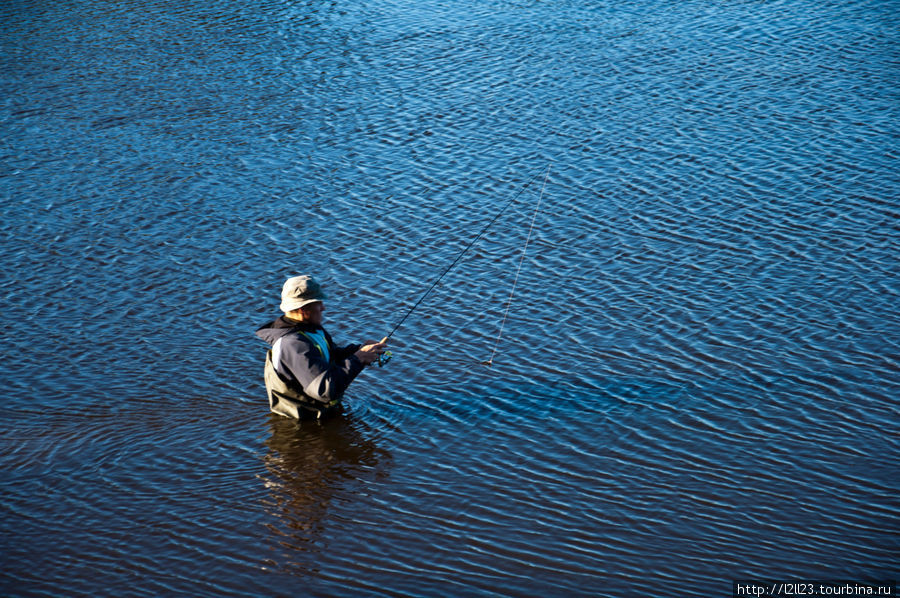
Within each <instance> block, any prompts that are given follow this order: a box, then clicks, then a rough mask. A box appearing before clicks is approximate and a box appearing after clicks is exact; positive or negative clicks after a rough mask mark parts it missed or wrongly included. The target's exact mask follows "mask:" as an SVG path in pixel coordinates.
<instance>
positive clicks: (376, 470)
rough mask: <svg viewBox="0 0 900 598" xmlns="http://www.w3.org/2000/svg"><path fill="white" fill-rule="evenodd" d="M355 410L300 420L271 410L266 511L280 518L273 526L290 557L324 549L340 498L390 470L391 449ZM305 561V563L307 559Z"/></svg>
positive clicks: (292, 560)
mask: <svg viewBox="0 0 900 598" xmlns="http://www.w3.org/2000/svg"><path fill="white" fill-rule="evenodd" d="M370 434H371V432H368V433H367V431H366V426H365V424H364V422H363V421H361V420H359V419H358V418H356V417H354V416H353V415H352V414H344V415H341V416H337V417H333V418H328V419H324V420H322V421H303V422H298V421H294V420H291V419H288V418H285V417H280V416H277V415H274V414H273V415H271V416H270V418H269V438H268V439H267V440H266V441H265V444H266V447H267V449H268V452H267V453H266V454H265V455H264V456H263V463H264V464H265V468H266V474H265V475H260V479H261V480H262V481H263V483H264V485H265V487H266V490H267V491H268V496H267V498H266V499H265V500H264V505H265V509H266V511H268V512H269V514H270V515H272V516H274V517H275V518H276V519H277V521H278V522H279V523H278V524H276V525H273V526H272V527H271V530H272V532H273V533H274V534H275V536H274V537H275V538H276V540H277V542H278V543H279V544H280V545H281V546H282V547H283V548H285V549H288V551H287V552H285V553H284V558H285V563H291V564H294V565H298V564H301V563H303V562H304V561H305V559H306V556H309V555H303V554H297V553H298V552H299V553H313V554H314V553H316V552H318V551H320V550H322V547H321V546H320V544H319V541H318V540H319V537H320V535H321V533H322V532H323V528H324V527H325V526H327V525H328V514H329V508H330V506H331V505H332V503H333V502H334V501H339V502H340V501H344V502H346V501H347V500H351V499H353V498H354V495H355V493H357V492H358V491H359V490H360V488H361V487H363V486H364V485H366V484H368V483H371V482H373V481H378V480H381V479H383V478H384V477H385V476H386V475H387V468H388V467H389V464H390V455H389V454H388V453H387V452H386V451H384V450H383V449H380V448H379V447H378V446H377V445H376V444H375V442H373V441H372V440H371V439H370V438H369V436H370ZM301 566H302V565H301Z"/></svg>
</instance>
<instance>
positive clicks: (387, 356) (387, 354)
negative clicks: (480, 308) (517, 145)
mask: <svg viewBox="0 0 900 598" xmlns="http://www.w3.org/2000/svg"><path fill="white" fill-rule="evenodd" d="M540 174H541V172H540V171H538V172H536V173H535V174H534V175H532V177H531V178H530V179H528V181H527V182H526V183H525V185H523V186H522V188H521V189H519V191H518V192H517V193H516V194H515V195H513V197H512V199H510V200H509V201H507V202H506V203H505V204H504V205H503V207H502V208H501V209H500V211H499V212H497V214H496V215H495V216H494V217H493V218H492V219H491V220H490V222H488V223H487V224H486V225H485V226H484V228H482V229H481V232H479V233H478V235H476V236H475V238H474V239H472V241H470V242H469V244H468V245H466V247H465V248H464V249H463V250H462V251H460V252H459V255H457V256H456V259H454V260H453V261H452V262H450V265H448V266H447V267H446V268H444V271H443V272H441V274H440V276H438V277H437V279H436V280H435V281H434V282H433V283H432V284H431V286H430V287H428V289H427V290H426V291H425V292H424V293H423V294H422V296H421V297H420V298H419V300H418V301H416V302H415V304H414V305H413V306H412V307H411V308H409V310H408V311H407V312H406V314H404V316H403V317H402V318H400V321H399V322H397V324H396V325H395V326H394V328H393V329H392V330H391V332H390V333H389V334H388V335H387V336H386V337H384V339H383V340H382V342H387V341H388V340H389V339H390V338H391V337H392V336H393V335H394V333H395V332H397V329H398V328H400V326H401V325H402V324H403V322H405V321H406V318H408V317H409V316H410V314H412V313H413V312H414V311H415V310H416V308H417V307H419V305H420V304H421V303H422V302H423V301H424V300H425V298H426V297H427V296H428V294H429V293H431V291H432V290H434V288H435V287H436V286H437V285H438V283H440V282H441V279H443V278H444V276H446V275H447V273H448V272H450V270H452V269H453V266H455V265H456V264H457V263H458V262H459V260H461V259H462V257H463V256H464V255H465V254H466V252H468V251H469V249H471V248H472V246H473V245H475V243H477V242H478V240H479V239H481V237H483V236H484V234H485V233H486V232H487V231H488V229H489V228H491V226H492V225H493V224H494V223H495V222H496V221H497V220H499V219H500V216H502V215H503V212H505V211H506V208H508V207H509V206H511V205H512V204H513V203H515V201H516V200H517V199H518V198H519V196H520V195H522V193H524V192H525V190H526V189H527V188H528V187H529V185H531V183H533V182H534V180H535V179H536V178H537V177H538V176H539V175H540ZM547 174H548V175H549V174H550V167H549V166H547ZM546 183H547V179H546V176H545V178H544V184H545V185H546ZM541 193H542V194H543V188H542V189H541ZM538 207H540V204H538ZM531 225H532V228H533V227H534V220H533V219H532V223H531ZM530 236H531V232H530V231H529V238H530ZM526 247H527V242H526ZM521 267H522V265H521V262H520V264H519V268H520V269H521ZM516 278H518V271H517V272H516ZM513 290H515V287H514V288H513ZM511 299H512V297H511V296H510V300H511ZM508 311H509V307H508V306H507V312H508ZM504 320H505V317H504ZM501 333H502V329H501ZM495 349H496V345H495ZM382 356H383V357H384V359H382V358H381V357H382ZM382 356H379V360H378V365H379V366H384V365H385V364H387V362H388V361H390V359H391V352H390V351H386V352H385V353H383V354H382ZM491 359H493V354H492V355H491ZM486 365H490V364H489V363H486Z"/></svg>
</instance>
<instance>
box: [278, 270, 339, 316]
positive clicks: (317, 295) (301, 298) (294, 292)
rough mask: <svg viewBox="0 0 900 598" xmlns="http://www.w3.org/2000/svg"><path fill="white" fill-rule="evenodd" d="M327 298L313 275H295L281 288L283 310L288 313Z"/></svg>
mask: <svg viewBox="0 0 900 598" xmlns="http://www.w3.org/2000/svg"><path fill="white" fill-rule="evenodd" d="M327 298H328V296H327V295H325V293H323V292H322V287H320V286H319V283H318V282H316V281H315V280H313V277H312V276H306V275H303V276H294V277H293V278H288V279H287V280H286V281H285V283H284V287H282V289H281V311H283V312H284V313H287V312H289V311H294V310H295V309H300V308H301V307H303V306H304V305H309V304H310V303H315V302H316V301H324V300H325V299H327Z"/></svg>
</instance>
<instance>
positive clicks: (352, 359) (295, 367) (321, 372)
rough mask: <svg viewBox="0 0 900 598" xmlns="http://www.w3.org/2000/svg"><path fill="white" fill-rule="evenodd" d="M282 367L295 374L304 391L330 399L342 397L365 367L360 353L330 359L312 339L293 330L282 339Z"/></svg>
mask: <svg viewBox="0 0 900 598" xmlns="http://www.w3.org/2000/svg"><path fill="white" fill-rule="evenodd" d="M281 343H282V346H281V369H282V370H284V373H286V374H288V375H289V376H290V377H291V378H293V380H294V382H296V383H297V385H298V386H299V387H300V389H301V390H302V391H303V393H304V394H305V395H307V396H308V397H310V398H312V399H315V400H317V401H321V402H323V403H330V402H332V401H340V400H341V399H342V398H343V396H344V391H346V390H347V387H348V386H349V385H350V383H351V382H352V381H353V379H354V378H356V376H358V375H359V373H360V372H361V371H362V370H363V364H362V362H361V361H360V360H359V358H358V357H356V356H355V355H353V353H355V352H356V351H353V353H350V354H349V356H341V358H339V359H338V357H339V356H338V355H337V354H335V358H336V359H335V360H334V362H333V363H330V364H329V363H328V362H327V361H325V358H324V357H323V356H322V354H321V353H320V352H319V350H318V349H316V348H315V347H314V346H313V344H312V343H310V342H309V341H307V340H306V339H303V338H301V337H299V336H298V335H296V334H290V335H288V336H286V337H284V338H283V339H282V341H281Z"/></svg>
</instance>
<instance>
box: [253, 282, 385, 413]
mask: <svg viewBox="0 0 900 598" xmlns="http://www.w3.org/2000/svg"><path fill="white" fill-rule="evenodd" d="M326 298H327V297H326V296H325V293H323V292H322V289H321V287H320V286H319V283H317V282H316V281H315V280H313V278H312V277H311V276H295V277H293V278H289V279H288V280H287V281H286V282H285V283H284V288H283V289H282V290H281V311H283V312H284V315H283V316H282V317H280V318H278V319H277V320H275V321H274V322H270V323H268V324H266V325H265V326H262V327H261V328H260V329H259V330H257V331H256V335H257V336H258V337H260V338H261V339H263V340H264V341H266V342H267V343H269V344H270V345H272V348H271V349H269V352H268V353H267V354H266V369H265V377H266V393H267V394H268V395H269V408H270V409H271V410H272V411H273V412H274V413H277V414H279V415H285V416H287V417H293V418H296V419H307V418H310V417H313V418H321V417H323V416H326V415H333V414H335V413H338V412H340V410H341V398H342V397H343V396H344V391H345V390H347V386H349V385H350V382H352V381H353V379H354V378H356V376H357V375H359V373H360V372H361V371H362V370H363V368H364V367H366V366H367V365H370V364H372V363H374V362H375V361H377V360H378V356H379V355H381V354H382V353H384V347H385V345H386V344H387V338H385V339H382V341H381V342H375V341H366V342H365V344H364V345H362V346H360V345H347V346H346V347H338V346H337V345H335V344H334V341H332V340H331V335H330V334H328V333H327V332H326V331H325V329H324V328H322V312H323V311H325V305H324V304H323V303H322V301H323V300H325V299H326Z"/></svg>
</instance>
